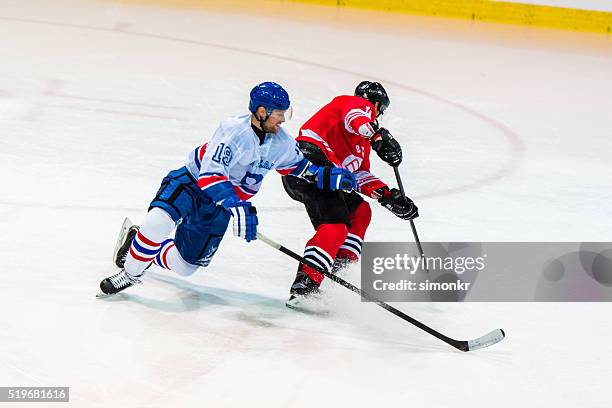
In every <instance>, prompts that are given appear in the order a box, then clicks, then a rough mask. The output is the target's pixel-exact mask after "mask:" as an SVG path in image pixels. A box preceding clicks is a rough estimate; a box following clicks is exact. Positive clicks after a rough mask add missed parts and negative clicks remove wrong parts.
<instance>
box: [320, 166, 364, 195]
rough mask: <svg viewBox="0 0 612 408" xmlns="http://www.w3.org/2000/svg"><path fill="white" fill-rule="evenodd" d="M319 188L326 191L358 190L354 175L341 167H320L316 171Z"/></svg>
mask: <svg viewBox="0 0 612 408" xmlns="http://www.w3.org/2000/svg"><path fill="white" fill-rule="evenodd" d="M316 174H317V178H316V179H317V187H318V188H320V189H321V190H324V191H336V190H344V191H352V190H356V189H357V180H355V176H354V175H353V173H351V172H350V171H348V170H347V169H343V168H340V167H331V166H325V167H319V168H318V169H317V171H316Z"/></svg>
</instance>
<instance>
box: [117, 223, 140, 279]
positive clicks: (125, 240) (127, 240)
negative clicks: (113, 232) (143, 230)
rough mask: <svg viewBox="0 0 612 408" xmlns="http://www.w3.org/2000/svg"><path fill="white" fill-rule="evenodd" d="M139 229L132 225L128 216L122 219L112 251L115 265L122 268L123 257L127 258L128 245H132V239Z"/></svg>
mask: <svg viewBox="0 0 612 408" xmlns="http://www.w3.org/2000/svg"><path fill="white" fill-rule="evenodd" d="M139 229H140V227H139V226H138V225H134V223H132V221H131V220H130V219H129V218H126V219H125V220H124V221H123V225H121V229H120V230H119V235H118V236H117V243H116V244H115V250H114V251H113V262H115V265H117V267H119V268H123V267H124V266H125V259H126V258H127V254H128V251H129V250H130V245H132V240H133V239H134V237H135V236H136V234H137V233H138V230H139Z"/></svg>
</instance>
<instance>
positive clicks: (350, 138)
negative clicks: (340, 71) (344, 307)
mask: <svg viewBox="0 0 612 408" xmlns="http://www.w3.org/2000/svg"><path fill="white" fill-rule="evenodd" d="M388 107H389V97H388V96H387V92H386V91H385V89H384V88H383V86H382V85H381V84H380V83H378V82H370V81H363V82H361V83H360V84H359V85H358V86H357V88H356V89H355V96H350V95H343V96H338V97H336V98H334V99H333V100H332V101H331V102H330V103H328V104H327V105H325V106H324V107H323V108H321V109H320V110H319V111H318V112H317V113H315V114H314V115H313V116H312V117H311V118H310V119H308V120H307V121H306V123H304V125H302V127H301V128H300V133H299V135H298V137H297V141H298V145H299V147H300V150H301V151H302V153H303V154H304V156H305V157H306V158H307V159H308V160H310V161H311V162H312V163H314V164H316V165H319V166H334V167H339V168H344V169H348V170H350V171H351V172H352V173H353V174H354V176H355V178H356V181H357V191H342V190H335V191H332V189H330V188H327V189H323V190H321V189H316V188H313V187H312V185H310V184H308V183H307V182H305V181H304V180H301V179H299V178H296V177H292V176H285V177H283V185H284V187H285V190H286V191H287V193H288V194H289V196H290V197H291V198H293V199H294V200H297V201H300V202H302V203H303V204H304V206H305V207H306V211H307V212H308V216H309V217H310V220H311V222H312V225H313V227H314V228H315V230H316V232H315V234H314V236H313V237H312V238H311V239H310V240H309V241H308V242H307V243H306V248H305V249H304V258H305V259H306V260H308V261H310V262H312V263H313V264H315V265H317V266H319V267H321V268H323V269H325V270H327V271H330V272H331V273H336V272H337V271H338V270H340V269H342V268H343V267H345V266H346V265H347V264H348V263H352V262H357V261H358V260H359V256H360V255H361V245H362V242H363V239H364V236H365V233H366V230H367V228H368V225H369V224H370V219H371V216H372V210H371V209H370V205H369V204H368V203H367V202H366V201H364V200H363V198H362V197H361V196H360V195H359V194H358V193H361V194H362V195H365V196H368V197H370V198H373V199H376V200H378V202H379V203H380V204H382V205H383V206H384V207H386V208H387V209H389V210H390V211H391V212H393V214H395V215H396V216H398V217H399V218H402V219H404V220H410V219H412V218H416V217H418V209H417V207H416V206H415V205H414V203H413V202H412V200H410V199H406V200H404V198H403V197H402V194H401V192H400V191H399V190H397V189H395V188H389V187H388V186H387V185H386V184H385V183H384V182H383V181H382V180H380V179H379V178H378V177H376V176H375V175H373V174H372V173H371V172H370V152H371V150H374V151H375V152H376V153H377V155H378V156H379V157H380V158H381V159H382V160H383V161H385V162H386V163H388V164H389V165H391V166H394V167H395V166H398V165H399V164H400V162H401V161H402V149H401V146H400V145H399V143H398V142H397V141H396V140H395V139H394V138H393V136H391V134H390V133H389V131H388V130H387V129H385V128H382V127H381V128H379V126H378V119H377V118H378V117H380V116H381V115H382V114H383V113H384V112H385V110H386V109H387V108H388ZM322 281H323V274H321V273H320V272H317V271H316V270H314V269H313V268H311V267H309V266H307V265H305V264H303V263H301V264H300V265H299V267H298V271H297V275H296V278H295V281H294V282H293V285H292V286H291V289H290V298H289V300H288V302H287V306H289V307H294V306H297V304H298V303H299V301H300V300H301V299H302V298H303V297H304V296H308V295H310V294H312V293H317V292H318V288H319V286H320V285H321V282H322Z"/></svg>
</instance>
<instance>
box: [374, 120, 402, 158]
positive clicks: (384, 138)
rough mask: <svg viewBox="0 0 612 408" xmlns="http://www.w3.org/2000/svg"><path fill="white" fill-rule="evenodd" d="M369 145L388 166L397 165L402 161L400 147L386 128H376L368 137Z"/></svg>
mask: <svg viewBox="0 0 612 408" xmlns="http://www.w3.org/2000/svg"><path fill="white" fill-rule="evenodd" d="M370 146H372V150H374V151H375V152H376V153H377V154H378V157H380V158H381V159H382V160H383V161H384V162H386V163H388V164H389V165H390V166H393V167H397V166H399V164H400V163H401V162H402V147H401V146H400V144H399V143H398V142H397V140H395V139H394V138H393V136H392V135H391V133H389V131H388V130H387V129H385V128H380V129H378V131H377V132H376V133H375V134H374V136H372V138H371V139H370Z"/></svg>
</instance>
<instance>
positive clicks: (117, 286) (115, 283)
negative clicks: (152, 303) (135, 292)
mask: <svg viewBox="0 0 612 408" xmlns="http://www.w3.org/2000/svg"><path fill="white" fill-rule="evenodd" d="M140 283H141V282H140V279H138V278H135V277H133V276H130V274H128V273H127V272H125V271H124V270H123V269H122V270H121V272H119V273H117V274H115V275H113V276H110V277H108V278H106V279H103V280H102V282H100V290H101V291H102V292H101V293H99V294H98V295H97V296H96V297H98V298H103V297H107V296H110V295H114V294H116V293H119V292H121V291H122V290H125V289H127V288H129V287H131V286H134V285H139V284H140Z"/></svg>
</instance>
